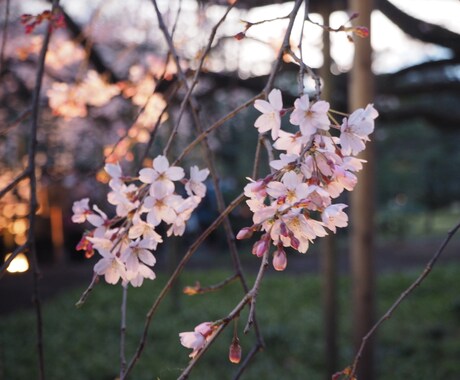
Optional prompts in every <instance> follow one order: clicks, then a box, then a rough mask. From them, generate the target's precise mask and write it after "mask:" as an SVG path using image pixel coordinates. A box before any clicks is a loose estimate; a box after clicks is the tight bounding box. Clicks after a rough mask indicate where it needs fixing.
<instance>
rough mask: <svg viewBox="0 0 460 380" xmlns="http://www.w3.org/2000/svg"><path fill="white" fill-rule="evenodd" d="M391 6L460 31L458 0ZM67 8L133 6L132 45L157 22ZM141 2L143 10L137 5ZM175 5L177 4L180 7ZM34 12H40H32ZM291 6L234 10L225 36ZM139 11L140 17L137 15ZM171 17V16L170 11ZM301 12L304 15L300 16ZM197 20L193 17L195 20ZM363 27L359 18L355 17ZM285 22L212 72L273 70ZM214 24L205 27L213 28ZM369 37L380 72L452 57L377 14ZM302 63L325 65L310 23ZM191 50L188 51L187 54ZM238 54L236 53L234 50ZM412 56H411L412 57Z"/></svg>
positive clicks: (347, 55) (340, 53) (258, 30)
mask: <svg viewBox="0 0 460 380" xmlns="http://www.w3.org/2000/svg"><path fill="white" fill-rule="evenodd" d="M391 2H392V3H394V4H395V5H397V6H398V7H400V8H401V9H402V10H404V11H405V12H407V13H408V14H410V15H412V16H415V17H417V18H420V19H422V20H425V21H428V22H432V23H436V24H439V25H441V26H443V27H446V28H448V29H451V30H452V31H455V32H457V33H460V23H459V22H458V18H456V17H453V16H452V15H460V1H459V0H391ZM40 3H41V2H39V1H31V0H26V1H23V2H22V6H23V7H24V9H25V10H28V11H29V13H33V12H34V11H35V12H39V10H40V9H41V8H40V7H43V4H46V3H42V4H41V5H40ZM61 3H62V4H63V6H64V7H66V9H68V10H69V12H70V13H71V14H72V15H75V16H76V18H77V19H78V18H80V19H83V18H84V17H85V14H87V13H88V9H95V8H96V7H97V6H98V4H99V3H101V4H104V13H103V15H102V16H101V20H104V18H105V19H110V18H115V19H118V20H119V22H120V23H123V22H126V23H127V22H128V21H127V20H123V18H120V12H123V10H124V8H125V7H129V6H131V7H132V10H131V11H132V12H134V13H135V14H136V15H137V16H136V17H137V18H136V17H134V18H132V19H134V21H135V22H134V25H132V24H130V26H129V27H126V28H125V29H124V31H125V33H126V36H127V38H129V39H130V41H131V42H132V43H142V42H143V41H144V40H145V38H147V37H146V36H151V33H150V34H149V33H148V32H146V31H147V30H152V27H151V26H152V25H151V22H153V21H154V20H155V16H154V12H153V9H152V6H151V4H150V1H147V0H145V1H140V2H137V1H132V2H118V1H115V0H105V1H101V0H92V1H77V2H76V1H72V0H61ZM159 3H160V5H162V7H163V9H164V10H166V9H167V8H168V7H172V9H173V10H174V7H175V5H174V4H178V1H170V0H167V1H166V0H163V1H162V0H160V1H159ZM139 4H141V6H139ZM176 6H177V5H176ZM182 7H183V10H182V15H183V17H184V19H185V17H188V15H194V14H196V8H197V5H196V2H194V1H190V0H189V1H187V0H184V1H183V3H182ZM34 8H36V9H34ZM291 8H292V3H286V4H282V5H271V6H266V7H260V8H256V9H253V10H249V11H243V12H241V13H239V12H232V13H230V15H229V16H228V18H227V22H226V23H225V24H224V26H223V28H222V33H223V35H227V36H232V35H234V34H236V33H238V32H239V31H241V30H242V24H241V22H240V20H241V19H246V20H249V21H260V20H263V19H269V18H272V17H278V16H280V15H287V14H288V13H289V11H290V10H291ZM222 11H223V10H222V7H210V8H209V9H208V10H207V15H208V16H211V17H212V18H215V19H216V20H217V19H218V18H219V17H220V15H221V14H222ZM136 12H137V13H136ZM171 13H172V12H171ZM300 13H302V12H300ZM192 17H193V16H192ZM311 17H312V18H313V19H315V20H316V21H318V22H321V18H320V17H319V16H318V15H311ZM347 18H348V16H347V15H346V14H345V12H334V13H333V14H332V17H331V25H332V26H340V25H341V24H343V22H345V21H346V19H347ZM357 23H358V24H359V19H357ZM285 24H286V21H285V20H283V21H278V22H276V21H275V22H271V23H266V24H262V25H259V26H257V27H253V28H251V30H250V31H249V32H248V33H247V37H248V38H247V39H246V40H245V41H244V44H240V45H239V46H236V44H237V42H235V43H234V45H235V48H237V49H236V50H239V49H241V50H239V52H238V53H237V54H236V55H233V54H229V55H227V56H226V57H225V62H215V63H214V66H215V67H213V69H216V70H226V71H232V70H235V69H237V68H238V69H239V70H240V73H241V75H242V76H243V77H245V76H251V75H263V74H265V73H267V72H268V71H269V70H270V62H271V61H272V59H273V57H274V49H273V46H274V45H276V41H278V43H279V40H280V39H281V37H282V33H283V31H284V26H285ZM300 25H301V23H300V21H299V22H297V23H296V25H295V28H294V32H293V36H294V38H298V36H299V35H300ZM211 26H212V25H210V24H208V25H204V26H203V27H207V28H208V29H210V27H211ZM177 36H178V38H177V41H185V40H186V39H187V38H189V39H190V41H192V42H188V44H189V45H190V46H189V50H190V51H194V50H196V47H194V46H193V42H195V43H201V44H205V42H206V40H205V39H204V33H202V30H201V28H196V27H195V28H194V27H186V28H184V29H183V30H182V35H181V32H180V31H178V32H177ZM331 39H332V57H333V59H334V60H335V62H336V64H337V65H336V66H335V68H334V70H335V71H336V72H337V73H338V72H342V71H347V70H348V69H349V68H350V66H351V62H352V56H353V44H352V43H349V42H348V40H347V39H346V36H344V34H343V33H339V34H337V33H335V34H332V36H331ZM371 39H372V45H373V48H374V52H375V53H374V63H373V69H374V71H375V72H376V73H387V72H394V71H397V70H399V69H401V68H404V67H407V66H410V65H413V64H417V63H421V62H423V61H427V60H437V59H443V58H447V57H449V54H450V52H449V50H448V49H445V48H442V47H440V46H435V45H432V44H425V43H422V42H419V41H416V40H413V39H412V38H410V37H409V36H407V35H405V34H404V33H403V32H402V31H400V30H399V29H398V28H397V27H396V26H395V25H394V24H393V23H392V22H391V21H389V20H388V19H387V18H386V17H385V16H384V15H383V14H381V13H380V12H379V11H374V13H373V15H372V27H371ZM304 41H305V43H304V45H303V46H304V52H306V53H305V54H304V59H305V61H306V63H307V64H308V65H309V66H311V67H319V66H320V65H321V64H322V56H321V29H320V28H319V27H317V26H315V25H312V24H309V23H307V24H306V25H305V31H304ZM186 49H187V47H185V48H184V51H186ZM236 50H235V51H236ZM408 52H410V54H408Z"/></svg>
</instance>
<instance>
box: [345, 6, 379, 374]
mask: <svg viewBox="0 0 460 380" xmlns="http://www.w3.org/2000/svg"><path fill="white" fill-rule="evenodd" d="M349 9H350V11H351V12H357V13H358V14H359V17H358V18H357V19H356V20H355V23H357V24H359V25H363V26H366V27H368V28H369V29H370V25H371V22H370V16H371V12H372V9H373V2H372V0H350V1H349ZM370 42H371V41H370V38H355V56H354V62H353V67H352V70H351V72H350V79H349V109H350V111H353V110H356V109H357V108H361V107H365V106H366V105H367V104H368V103H371V102H372V101H373V96H374V76H373V73H372V69H371V62H372V48H371V43H370ZM371 137H372V136H371ZM360 158H363V159H365V160H367V164H366V165H365V168H364V170H363V171H361V172H360V173H358V184H357V185H356V188H355V189H354V191H353V192H352V193H351V218H350V219H351V222H350V227H351V239H350V249H351V252H350V260H351V275H352V307H353V322H352V323H353V337H354V339H353V340H354V345H355V347H356V348H357V347H358V346H359V344H360V343H361V339H362V337H363V336H364V335H365V334H366V333H367V332H368V330H369V329H370V328H371V327H372V325H373V314H374V268H373V264H374V263H373V237H374V223H373V221H374V149H373V145H372V143H368V145H367V148H366V150H365V151H364V152H363V154H362V155H361V156H360ZM373 364H374V363H373V342H369V343H368V345H367V348H366V350H365V351H364V353H363V356H362V358H361V361H360V365H359V368H358V378H359V379H366V380H372V379H373V378H374V366H373Z"/></svg>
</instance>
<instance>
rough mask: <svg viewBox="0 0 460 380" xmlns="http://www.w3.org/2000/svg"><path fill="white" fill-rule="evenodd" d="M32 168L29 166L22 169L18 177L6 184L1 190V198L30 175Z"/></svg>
mask: <svg viewBox="0 0 460 380" xmlns="http://www.w3.org/2000/svg"><path fill="white" fill-rule="evenodd" d="M29 174H30V170H29V168H26V169H24V170H23V171H22V173H20V174H18V175H17V176H16V178H14V179H13V180H12V181H11V182H10V183H9V184H8V185H6V186H5V187H4V188H3V189H2V190H1V191H0V199H1V198H3V197H4V196H5V194H7V193H8V192H9V191H11V190H13V189H14V188H15V187H16V186H17V184H18V183H19V182H21V181H23V180H25V179H26V178H28V177H29Z"/></svg>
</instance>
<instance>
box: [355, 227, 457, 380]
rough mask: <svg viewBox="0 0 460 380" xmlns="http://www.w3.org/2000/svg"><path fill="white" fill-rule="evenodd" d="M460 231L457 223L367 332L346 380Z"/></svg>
mask: <svg viewBox="0 0 460 380" xmlns="http://www.w3.org/2000/svg"><path fill="white" fill-rule="evenodd" d="M459 229H460V223H458V224H457V225H456V226H454V227H453V228H452V229H451V230H450V231H449V232H448V233H447V236H446V238H445V239H444V241H443V242H442V243H441V245H440V246H439V248H438V250H437V251H436V252H435V253H434V254H433V256H432V258H431V259H430V261H429V262H428V263H427V265H426V267H425V269H424V270H423V271H422V273H420V275H419V276H418V277H417V278H416V280H415V281H414V282H413V283H412V284H411V285H410V286H409V287H408V288H407V289H406V290H404V292H402V293H401V295H400V296H399V297H398V298H397V299H396V301H395V302H394V303H393V304H392V305H391V306H390V307H389V308H388V310H387V311H386V312H385V314H383V315H382V316H381V317H380V319H379V320H378V321H377V322H376V323H375V325H374V326H373V327H372V328H371V329H370V330H369V332H368V333H367V334H366V335H365V336H364V337H363V339H362V343H361V346H360V347H359V349H358V352H357V353H356V356H355V359H354V361H353V364H352V366H351V369H350V371H347V372H349V375H348V377H347V378H348V379H353V378H354V374H355V372H356V369H357V367H358V364H359V360H360V358H361V355H362V353H363V350H364V348H365V346H366V344H367V341H368V340H369V339H370V338H371V337H372V336H373V335H374V333H375V332H376V331H377V329H378V328H379V327H380V326H381V325H382V324H383V323H384V322H385V321H387V320H388V319H390V318H391V316H392V315H393V313H394V311H395V310H396V309H397V308H398V307H399V305H401V303H402V302H403V301H404V300H405V299H406V298H407V297H408V296H409V295H410V294H411V293H412V292H413V291H414V290H415V289H416V288H417V287H418V286H420V284H421V283H422V282H423V281H424V280H425V278H426V277H427V276H428V275H429V274H430V272H431V271H432V269H433V267H434V265H435V264H436V262H437V261H438V259H439V257H440V256H441V254H442V253H443V252H444V249H445V248H446V247H447V245H448V244H449V242H450V240H451V239H452V238H453V236H454V235H455V234H456V233H457V231H458V230H459Z"/></svg>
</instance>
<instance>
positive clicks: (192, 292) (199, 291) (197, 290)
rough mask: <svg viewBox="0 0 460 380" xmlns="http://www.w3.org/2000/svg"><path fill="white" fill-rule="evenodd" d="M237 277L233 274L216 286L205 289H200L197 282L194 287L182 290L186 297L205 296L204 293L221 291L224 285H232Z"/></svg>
mask: <svg viewBox="0 0 460 380" xmlns="http://www.w3.org/2000/svg"><path fill="white" fill-rule="evenodd" d="M238 277H239V275H238V274H233V275H231V276H230V277H227V278H226V279H225V280H223V281H221V282H219V283H217V284H214V285H209V286H205V287H202V286H201V285H200V283H199V282H197V283H196V284H195V286H186V287H185V288H184V291H183V292H184V293H185V294H187V295H190V296H194V295H196V294H205V293H211V292H215V291H217V290H220V289H222V288H223V287H225V286H226V285H228V284H230V283H232V282H233V281H235V280H236V279H237V278H238Z"/></svg>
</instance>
